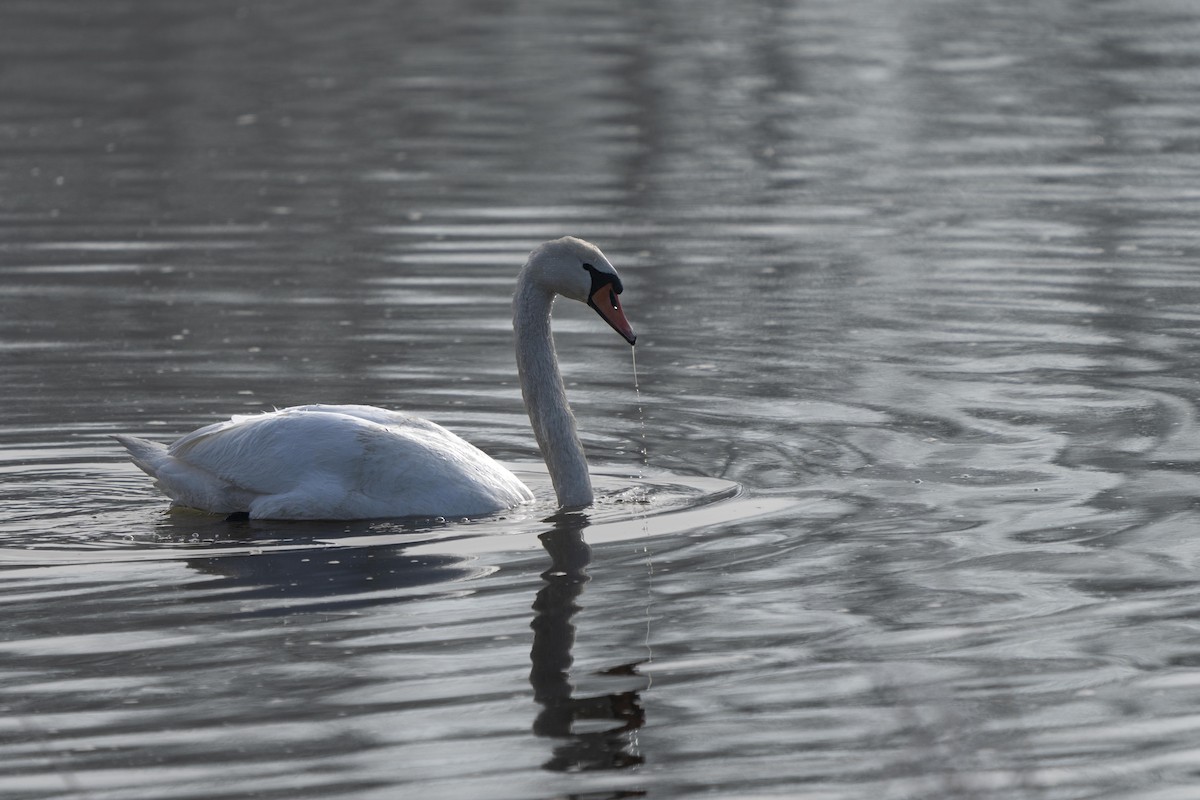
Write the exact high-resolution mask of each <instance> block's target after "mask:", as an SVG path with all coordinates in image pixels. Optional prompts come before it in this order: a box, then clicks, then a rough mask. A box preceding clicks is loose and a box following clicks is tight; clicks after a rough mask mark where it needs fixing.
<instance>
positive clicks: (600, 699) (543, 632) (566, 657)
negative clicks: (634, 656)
mask: <svg viewBox="0 0 1200 800" xmlns="http://www.w3.org/2000/svg"><path fill="white" fill-rule="evenodd" d="M551 521H553V523H554V527H553V528H552V529H550V530H548V531H546V532H545V533H543V534H541V535H540V536H539V537H538V538H540V539H541V541H542V545H543V546H544V547H545V548H546V552H547V553H549V554H550V560H551V566H550V569H548V570H546V571H545V572H543V573H542V580H543V581H545V585H544V586H543V587H542V588H541V590H539V591H538V593H537V598H536V599H535V600H534V602H533V610H534V612H535V614H534V617H533V622H531V623H530V627H531V628H533V648H532V651H531V652H530V659H531V660H532V661H533V668H532V669H531V670H530V672H529V683H530V684H531V685H532V686H533V696H534V699H535V700H537V702H538V704H540V705H541V707H542V710H541V711H540V712H539V713H538V715H537V717H536V718H535V719H534V721H533V732H534V733H535V734H537V735H538V736H545V737H549V738H553V739H557V740H559V741H558V743H557V744H556V745H555V746H554V749H553V754H552V756H551V758H550V760H549V761H547V762H546V763H545V764H543V767H544V768H545V769H548V770H554V771H564V772H566V771H569V772H575V771H583V770H601V769H621V768H624V767H631V766H636V765H638V764H641V763H642V761H643V760H644V759H643V757H642V756H641V755H640V754H637V753H634V752H632V751H631V736H630V734H631V733H632V732H634V731H636V730H637V729H638V728H640V727H641V726H642V724H643V723H644V722H645V720H646V713H645V711H644V710H643V708H642V703H641V696H640V693H639V691H636V690H627V691H620V692H614V693H611V694H600V695H596V696H592V697H576V696H575V687H574V686H573V685H572V683H571V679H570V672H571V665H572V663H573V660H574V659H573V658H572V655H571V649H572V647H573V646H574V644H575V625H574V624H573V623H572V621H571V620H572V618H573V617H574V616H575V614H576V613H577V612H578V611H579V608H580V606H579V603H578V600H579V597H580V595H581V594H583V589H584V587H585V586H586V585H587V583H588V581H589V580H591V578H590V577H589V576H588V574H587V566H588V564H589V562H590V561H591V555H592V551H591V548H589V547H588V546H587V543H586V542H585V541H584V540H583V529H584V528H585V527H587V524H588V520H587V517H586V516H585V515H583V514H561V515H559V516H557V517H554V518H552V520H551ZM637 666H638V665H637V663H631V664H623V665H620V666H617V667H614V668H612V669H609V670H606V671H605V673H604V674H606V675H614V676H616V675H630V676H633V675H636V674H637V673H636V670H637ZM581 722H583V723H586V725H582V726H580V725H577V723H581ZM606 722H607V723H610V724H607V725H605V724H604V723H606ZM577 727H581V728H585V729H584V730H577Z"/></svg>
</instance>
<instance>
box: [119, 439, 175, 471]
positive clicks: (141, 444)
mask: <svg viewBox="0 0 1200 800" xmlns="http://www.w3.org/2000/svg"><path fill="white" fill-rule="evenodd" d="M113 438H114V439H116V440H117V441H118V442H120V443H121V444H122V445H124V446H125V449H126V450H128V451H129V456H130V457H131V458H132V459H133V463H134V464H136V465H137V467H138V469H140V470H141V471H142V472H144V473H146V474H147V475H149V476H150V477H152V478H156V477H158V472H159V469H160V468H161V467H162V464H163V461H165V460H166V459H167V458H168V456H167V446H166V445H165V444H159V443H158V442H152V441H150V440H149V439H139V438H138V437H136V436H125V435H123V434H119V433H118V434H113Z"/></svg>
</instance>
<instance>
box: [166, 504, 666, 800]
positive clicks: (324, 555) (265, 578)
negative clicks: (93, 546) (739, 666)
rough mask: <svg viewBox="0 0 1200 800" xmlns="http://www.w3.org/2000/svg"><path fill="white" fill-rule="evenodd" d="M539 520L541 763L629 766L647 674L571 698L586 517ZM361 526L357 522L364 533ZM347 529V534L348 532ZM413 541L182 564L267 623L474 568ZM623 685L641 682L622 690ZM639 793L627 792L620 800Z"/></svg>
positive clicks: (282, 530)
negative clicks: (542, 556)
mask: <svg viewBox="0 0 1200 800" xmlns="http://www.w3.org/2000/svg"><path fill="white" fill-rule="evenodd" d="M547 522H549V523H550V524H551V525H552V527H551V528H550V529H549V530H546V531H544V532H543V533H541V534H540V535H539V539H540V540H541V542H542V545H543V546H544V547H545V549H546V552H547V553H548V554H549V556H550V562H551V563H550V566H549V568H548V569H546V570H545V571H544V572H542V573H541V578H542V581H543V585H542V586H541V588H540V589H539V590H538V592H537V595H536V597H535V598H534V601H533V605H532V608H533V612H534V614H533V619H532V621H531V622H530V627H531V628H532V629H533V646H532V649H531V652H530V660H531V661H532V668H531V670H530V672H529V683H530V685H531V686H532V688H533V697H534V700H535V701H536V702H537V704H538V706H539V710H538V711H537V713H536V715H535V717H534V720H533V726H532V729H533V733H534V734H535V735H536V736H538V737H543V738H546V739H548V740H552V742H553V744H552V746H551V753H550V757H549V758H548V759H547V760H546V761H545V762H544V763H543V764H542V766H543V768H544V769H546V770H550V771H555V772H579V771H590V770H619V769H623V768H628V767H633V766H637V765H639V764H641V763H642V762H643V760H644V759H643V757H642V756H641V755H640V753H637V752H635V748H634V740H635V737H634V734H635V733H636V731H637V730H638V729H639V728H641V726H642V724H643V723H644V721H645V711H644V709H643V707H642V700H641V694H640V693H641V691H643V690H644V688H645V687H644V684H645V682H646V679H645V678H644V677H643V676H641V675H639V674H638V673H637V668H638V665H639V664H640V663H641V662H640V661H635V662H631V663H622V664H619V665H616V666H614V667H611V668H609V669H606V670H604V671H603V672H601V673H600V675H601V676H602V679H604V680H605V681H606V682H607V681H610V680H611V679H614V678H615V679H621V680H619V682H620V683H621V684H622V686H623V688H622V689H621V690H619V691H614V692H611V693H602V694H596V695H591V696H583V697H579V696H576V687H575V685H574V684H573V683H572V681H571V667H572V664H573V662H574V657H573V654H572V649H573V647H574V644H575V636H576V627H575V625H574V623H573V619H574V617H575V615H576V614H577V612H578V611H579V610H580V605H579V598H580V596H581V595H582V594H583V591H584V588H585V586H586V585H587V584H588V582H589V581H590V580H591V579H590V577H589V575H588V573H587V566H588V564H589V562H590V560H591V549H590V548H589V547H588V545H587V543H586V542H585V541H584V537H583V532H584V529H585V528H586V527H587V526H588V525H589V524H590V522H589V519H588V517H587V516H586V515H585V514H581V513H570V514H560V515H557V516H555V517H552V518H551V519H549V520H547ZM221 527H223V531H222V533H221V536H220V538H223V539H226V540H228V539H230V538H232V539H237V540H240V541H242V542H247V541H254V540H258V541H264V540H273V541H276V542H278V541H281V540H286V541H288V542H289V543H290V544H293V545H297V544H304V543H315V542H318V541H319V540H321V539H322V538H323V537H322V536H320V535H318V528H317V527H316V526H313V527H312V529H311V530H305V528H306V527H307V526H305V525H304V524H295V523H288V524H285V525H284V526H282V527H279V526H277V525H272V524H270V523H255V524H253V525H248V524H245V523H243V524H241V525H229V524H227V525H223V526H221ZM369 530H370V529H369V528H364V529H363V532H364V533H368V532H369ZM345 533H350V535H353V533H352V532H351V531H346V532H345ZM415 538H416V541H413V542H412V543H411V544H408V543H406V544H398V543H395V542H392V543H389V544H387V545H383V546H367V547H353V546H348V547H335V548H329V549H324V548H320V549H310V550H285V551H282V552H272V550H271V547H270V546H267V547H264V548H263V549H262V550H261V551H259V552H258V553H257V554H255V555H247V556H238V555H234V556H222V557H216V558H195V559H190V560H189V561H188V562H187V563H188V565H189V566H190V567H191V568H192V569H195V570H196V571H198V572H200V573H203V574H205V575H211V576H217V577H219V578H220V579H221V580H222V585H221V590H220V594H221V597H222V599H223V600H225V601H231V600H232V601H234V602H238V603H240V604H242V609H241V612H240V614H239V616H249V617H259V618H268V619H269V618H272V617H286V616H289V615H293V614H311V613H318V614H335V615H340V614H344V613H351V614H357V613H361V612H362V611H364V610H366V609H368V608H371V607H379V606H389V605H394V604H395V603H397V602H404V601H405V600H412V599H417V598H419V597H421V596H424V594H425V591H424V588H425V587H428V588H433V589H436V587H437V586H438V585H443V586H444V585H446V584H453V583H455V582H458V581H462V580H464V579H465V580H470V579H471V578H473V577H478V576H479V575H480V574H481V572H480V568H479V565H478V562H475V561H473V560H472V559H469V558H464V557H461V556H455V555H434V554H430V553H428V552H423V553H421V554H420V555H417V554H416V553H414V552H412V551H411V549H412V548H414V546H416V545H421V544H428V543H429V542H428V540H427V539H425V538H424V537H422V536H420V535H419V534H417V536H416V537H415ZM416 549H419V550H424V549H425V548H416ZM485 571H486V570H485ZM191 588H192V589H193V590H195V591H198V592H211V591H212V584H210V583H208V582H205V583H203V584H200V585H196V586H193V587H191ZM414 591H415V592H416V594H413V592H414ZM397 680H402V676H399V677H397ZM631 684H636V685H637V686H638V687H639V688H636V689H630V688H628V687H629V686H630V685H631ZM318 702H319V701H318ZM638 794H639V793H638V792H636V791H635V792H633V793H632V794H622V795H621V796H637V795H638Z"/></svg>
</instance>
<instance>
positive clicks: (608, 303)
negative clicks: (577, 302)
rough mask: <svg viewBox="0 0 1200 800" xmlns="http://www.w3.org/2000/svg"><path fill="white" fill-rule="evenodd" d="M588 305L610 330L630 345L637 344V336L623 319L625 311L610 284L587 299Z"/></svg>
mask: <svg viewBox="0 0 1200 800" xmlns="http://www.w3.org/2000/svg"><path fill="white" fill-rule="evenodd" d="M588 305H589V306H591V307H592V308H594V309H596V313H597V314H599V315H600V316H601V317H604V321H605V322H607V323H608V324H609V325H611V326H612V329H613V330H614V331H616V332H617V333H619V334H621V335H622V336H623V337H625V341H627V342H629V343H630V344H631V345H632V344H634V343H636V342H637V334H636V333H634V332H633V327H632V326H630V324H629V320H627V319H625V311H624V310H623V309H622V308H621V300H620V298H618V297H617V290H616V288H615V287H614V286H613V285H612V284H611V283H605V284H604V285H603V286H601V287H600V288H599V289H597V290H596V291H594V292H592V296H591V297H589V298H588Z"/></svg>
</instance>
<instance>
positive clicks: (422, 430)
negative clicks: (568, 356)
mask: <svg viewBox="0 0 1200 800" xmlns="http://www.w3.org/2000/svg"><path fill="white" fill-rule="evenodd" d="M621 288H622V287H621V279H620V278H619V277H618V276H617V273H616V270H614V269H613V267H612V265H611V264H609V263H608V260H607V259H606V258H605V257H604V255H603V254H602V253H601V252H600V250H599V249H598V248H596V247H595V246H594V245H591V244H588V243H587V242H584V241H582V240H580V239H574V238H571V237H566V238H563V239H558V240H555V241H553V242H547V243H545V244H543V245H542V246H541V247H539V248H538V249H536V250H534V251H533V253H532V254H531V255H530V256H529V260H528V261H527V262H526V263H525V267H524V268H523V269H522V270H521V274H520V276H519V277H518V279H517V291H516V293H515V295H514V297H513V329H514V331H515V333H516V340H517V368H518V372H519V373H520V376H521V393H522V396H523V398H524V400H525V406H526V409H527V410H528V412H529V418H530V421H531V422H532V424H533V429H534V433H535V435H536V437H537V441H538V446H539V447H540V448H541V451H542V456H543V458H544V459H545V461H546V465H547V467H548V469H549V472H550V477H551V480H552V481H553V483H554V489H555V493H556V494H557V496H558V502H559V505H560V506H562V507H568V508H576V507H582V506H586V505H589V504H591V502H592V487H591V480H590V479H589V477H588V471H587V460H586V458H585V456H584V452H583V447H582V445H581V444H580V442H579V437H578V435H577V434H576V431H575V418H574V417H573V416H572V414H571V409H570V406H568V405H567V398H566V392H565V390H564V388H563V383H562V378H561V376H560V374H559V370H558V361H557V358H556V357H555V353H554V343H553V340H552V338H551V336H550V309H551V306H552V305H553V302H554V297H555V295H557V294H562V295H564V296H566V297H571V298H572V299H576V300H581V301H584V302H587V303H588V304H589V305H591V306H592V307H593V308H595V309H596V310H597V312H599V313H600V315H601V316H602V317H604V319H605V320H606V321H608V322H609V324H610V325H612V327H613V328H614V329H616V330H617V331H618V332H619V333H621V335H622V336H624V337H625V339H626V340H627V341H629V343H630V344H633V342H634V339H635V337H634V334H633V332H632V330H631V329H630V327H629V322H628V321H627V320H626V319H625V315H624V312H623V311H622V310H621V306H620V303H619V301H618V300H617V294H618V293H620V291H621ZM117 439H118V440H119V441H120V442H121V444H123V445H124V446H125V447H126V449H128V450H129V453H130V455H131V456H132V457H133V461H134V463H135V464H136V465H137V466H138V467H140V468H141V469H142V470H143V471H145V472H146V473H147V474H149V475H150V476H152V477H153V478H154V479H155V481H156V483H157V484H158V486H159V488H161V489H162V491H163V492H164V493H166V494H167V495H168V496H169V497H170V498H171V499H172V500H173V501H174V503H175V504H176V505H182V506H188V507H191V508H197V509H201V510H204V511H210V512H214V513H221V514H231V513H248V514H249V515H250V517H251V518H255V519H371V518H379V517H406V516H423V517H425V516H471V515H476V514H486V513H489V512H494V511H499V510H502V509H506V508H512V507H514V506H517V505H520V504H521V503H525V502H528V501H530V500H532V499H533V493H532V492H530V490H529V489H528V488H527V487H526V486H525V485H524V484H523V483H521V481H520V480H519V479H518V478H517V477H516V476H515V475H513V473H512V472H511V471H509V470H508V469H506V468H505V467H503V466H502V465H500V464H499V463H498V462H496V461H494V460H492V459H491V458H490V457H488V456H487V455H486V454H485V453H484V452H483V451H481V450H479V449H478V448H476V447H475V446H473V445H471V444H469V443H468V442H466V441H465V440H463V439H461V438H460V437H458V436H456V435H455V434H453V433H451V432H450V431H448V430H446V429H445V428H443V427H441V426H440V425H435V424H434V423H432V422H429V421H427V420H423V419H420V418H418V417H413V416H409V415H407V414H402V413H399V412H395V411H387V410H385V409H381V408H374V407H372V406H357V405H346V406H326V405H308V406H296V407H294V408H285V409H283V410H280V411H274V412H270V413H266V414H258V415H249V416H235V417H234V418H233V419H231V420H229V421H228V422H220V423H217V424H215V425H209V426H207V427H204V428H200V429H199V430H197V431H194V432H192V433H190V434H188V435H186V436H184V437H183V438H181V439H179V440H178V441H176V442H175V443H174V444H172V445H170V446H169V447H168V446H166V445H162V444H159V443H157V442H150V441H147V440H145V439H138V438H136V437H133V436H118V437H117Z"/></svg>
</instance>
